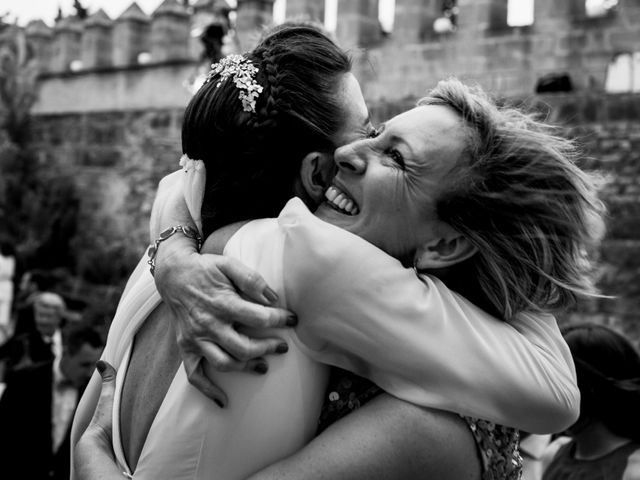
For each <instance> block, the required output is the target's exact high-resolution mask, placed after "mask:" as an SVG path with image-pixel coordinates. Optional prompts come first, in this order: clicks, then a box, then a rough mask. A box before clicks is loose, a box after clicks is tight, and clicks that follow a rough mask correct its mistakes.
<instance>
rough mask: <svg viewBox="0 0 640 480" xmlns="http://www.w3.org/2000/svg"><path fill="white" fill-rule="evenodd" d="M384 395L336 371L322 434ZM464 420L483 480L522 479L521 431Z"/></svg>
mask: <svg viewBox="0 0 640 480" xmlns="http://www.w3.org/2000/svg"><path fill="white" fill-rule="evenodd" d="M381 393H383V391H382V390H381V389H380V388H379V387H378V386H376V385H375V384H373V383H371V382H370V381H369V380H366V379H364V378H362V377H358V376H357V375H354V374H352V373H350V372H347V371H344V370H340V369H337V368H335V369H333V370H332V372H331V377H330V380H329V387H328V388H327V393H326V397H325V401H324V405H323V407H322V412H321V414H320V419H319V421H318V433H321V432H322V431H323V430H325V429H326V428H327V427H329V426H330V425H331V424H332V423H334V422H337V421H338V420H340V419H341V418H342V417H344V416H345V415H348V414H349V413H351V412H352V411H353V410H355V409H357V408H359V407H361V406H363V405H364V404H366V403H367V402H369V401H370V400H371V399H373V398H375V397H377V396H378V395H380V394H381ZM462 418H463V419H464V420H465V421H466V422H467V425H469V429H470V430H471V433H472V435H473V438H474V440H475V442H476V445H477V447H478V454H479V456H480V460H481V464H482V480H498V479H499V480H518V479H520V478H521V476H522V457H520V452H519V450H518V444H519V435H518V431H517V430H514V429H513V428H508V427H503V426H501V425H496V424H494V423H491V422H487V421H485V420H478V419H475V418H471V417H464V416H463V417H462Z"/></svg>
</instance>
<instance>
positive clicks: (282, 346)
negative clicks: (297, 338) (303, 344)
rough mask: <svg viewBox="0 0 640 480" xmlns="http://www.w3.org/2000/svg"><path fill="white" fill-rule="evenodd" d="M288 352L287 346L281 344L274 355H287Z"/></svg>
mask: <svg viewBox="0 0 640 480" xmlns="http://www.w3.org/2000/svg"><path fill="white" fill-rule="evenodd" d="M288 351H289V345H287V344H286V343H281V344H280V345H278V346H277V347H276V353H287V352H288Z"/></svg>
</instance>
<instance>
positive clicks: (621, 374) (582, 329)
mask: <svg viewBox="0 0 640 480" xmlns="http://www.w3.org/2000/svg"><path fill="white" fill-rule="evenodd" d="M564 337H565V339H566V340H567V343H568V344H569V348H570V349H571V353H572V355H573V358H574V361H575V364H576V371H577V375H578V387H579V388H580V394H581V397H582V399H581V402H580V417H579V418H578V421H577V422H576V423H575V424H574V425H573V426H571V427H570V428H569V430H568V432H567V434H568V435H569V439H568V440H567V439H563V438H559V439H557V440H556V442H554V443H555V445H552V446H551V447H550V452H553V450H554V447H557V446H558V445H561V446H560V447H559V449H557V451H556V452H555V455H554V454H552V453H549V454H548V456H549V457H551V458H552V460H551V462H550V463H549V465H548V467H547V468H546V470H545V473H544V475H543V480H574V479H575V480H578V479H579V480H623V479H624V480H638V479H640V355H639V354H638V352H637V350H636V349H635V348H634V347H633V345H632V344H631V343H630V342H629V341H628V340H627V339H626V338H625V337H623V336H622V335H620V334H619V333H618V332H616V331H614V330H612V329H610V328H608V327H605V326H603V325H596V324H589V323H586V324H580V325H575V326H571V327H568V328H566V329H565V330H564Z"/></svg>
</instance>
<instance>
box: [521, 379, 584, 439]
mask: <svg viewBox="0 0 640 480" xmlns="http://www.w3.org/2000/svg"><path fill="white" fill-rule="evenodd" d="M555 393H556V394H555V395H554V397H553V399H552V404H550V403H549V401H548V400H549V399H547V401H544V402H543V404H542V405H540V407H541V411H540V413H539V416H538V419H537V420H534V422H533V423H532V425H531V429H529V430H527V431H528V432H529V433H537V434H549V433H558V432H562V431H564V430H566V429H567V428H569V427H570V426H571V425H573V424H574V423H576V421H577V420H578V417H579V416H580V390H579V389H578V386H577V385H576V384H575V383H574V384H571V385H568V386H567V387H566V388H565V389H564V390H563V391H562V392H555Z"/></svg>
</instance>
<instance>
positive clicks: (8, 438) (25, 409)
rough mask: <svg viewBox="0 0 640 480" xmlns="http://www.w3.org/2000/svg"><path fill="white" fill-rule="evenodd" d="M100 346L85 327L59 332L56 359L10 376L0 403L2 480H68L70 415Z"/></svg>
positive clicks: (34, 365) (33, 365)
mask: <svg viewBox="0 0 640 480" xmlns="http://www.w3.org/2000/svg"><path fill="white" fill-rule="evenodd" d="M102 347H103V342H102V339H101V338H100V335H99V334H98V333H97V332H96V331H95V330H93V329H92V328H89V327H77V326H76V327H74V328H73V329H70V330H68V331H66V332H65V335H64V341H63V348H62V354H61V356H60V357H59V358H51V359H50V360H49V361H41V362H37V363H31V364H28V365H25V366H22V367H20V368H16V369H14V370H13V371H12V374H11V376H10V378H9V379H8V381H7V386H6V390H5V392H4V394H3V396H2V398H1V399H0V425H1V426H2V427H1V428H0V472H2V476H3V478H4V477H5V475H6V478H28V479H33V480H41V479H56V480H57V479H65V480H66V479H68V478H69V458H70V450H69V449H70V431H71V422H72V420H73V414H74V412H75V409H76V407H77V404H78V401H79V399H80V397H81V395H82V392H83V391H84V388H85V387H86V385H87V382H88V381H89V378H90V377H91V374H92V373H93V370H94V368H95V363H96V361H98V359H99V358H100V354H101V352H102Z"/></svg>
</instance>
